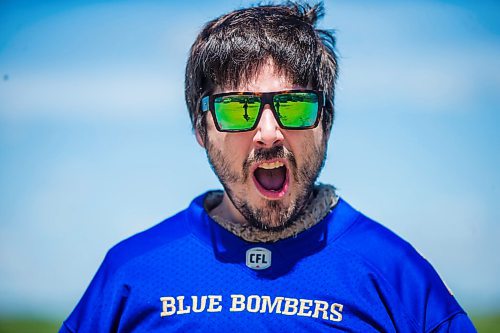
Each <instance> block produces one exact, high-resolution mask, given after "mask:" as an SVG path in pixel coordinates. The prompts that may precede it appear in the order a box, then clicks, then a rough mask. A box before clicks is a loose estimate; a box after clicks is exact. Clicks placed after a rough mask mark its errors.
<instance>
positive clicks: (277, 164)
mask: <svg viewBox="0 0 500 333" xmlns="http://www.w3.org/2000/svg"><path fill="white" fill-rule="evenodd" d="M283 165H284V164H283V163H282V162H279V161H276V162H272V163H262V164H261V165H259V168H262V169H267V170H269V169H276V168H279V167H282V166H283Z"/></svg>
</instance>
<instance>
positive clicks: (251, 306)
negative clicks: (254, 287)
mask: <svg viewBox="0 0 500 333" xmlns="http://www.w3.org/2000/svg"><path fill="white" fill-rule="evenodd" d="M259 310H260V297H259V296H257V295H250V296H248V298H247V311H248V312H259Z"/></svg>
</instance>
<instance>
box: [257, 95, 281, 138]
mask: <svg viewBox="0 0 500 333" xmlns="http://www.w3.org/2000/svg"><path fill="white" fill-rule="evenodd" d="M283 140H284V137H283V133H282V131H281V127H280V125H279V124H278V122H277V121H276V118H275V117H274V114H273V111H272V110H271V108H270V106H269V105H267V104H266V105H265V106H264V110H263V111H262V115H261V117H260V120H259V123H258V124H257V132H256V133H255V136H254V138H253V142H254V144H255V145H256V146H257V147H259V148H272V147H274V146H277V145H279V144H281V143H282V142H283Z"/></svg>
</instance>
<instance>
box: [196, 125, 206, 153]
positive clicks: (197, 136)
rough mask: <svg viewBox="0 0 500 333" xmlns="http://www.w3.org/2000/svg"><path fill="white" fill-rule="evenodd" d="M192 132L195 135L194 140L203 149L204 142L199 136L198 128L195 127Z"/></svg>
mask: <svg viewBox="0 0 500 333" xmlns="http://www.w3.org/2000/svg"><path fill="white" fill-rule="evenodd" d="M194 133H195V135H196V141H198V144H199V145H200V146H201V148H203V149H205V142H204V141H203V139H202V138H201V134H200V131H199V130H198V129H195V130H194Z"/></svg>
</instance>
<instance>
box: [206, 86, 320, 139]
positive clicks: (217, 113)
mask: <svg viewBox="0 0 500 333" xmlns="http://www.w3.org/2000/svg"><path fill="white" fill-rule="evenodd" d="M266 104H268V105H270V106H271V110H272V112H273V114H274V117H275V118H276V121H277V122H278V124H279V125H280V127H281V128H284V129H292V130H303V129H310V128H314V127H316V126H317V125H318V122H319V118H320V112H321V110H323V107H324V106H325V95H324V93H323V92H322V91H318V90H285V91H275V92H266V93H259V92H227V93H221V94H214V95H207V96H204V97H203V98H202V99H201V111H202V112H208V111H210V112H211V113H212V116H213V118H214V120H215V127H216V128H217V130H219V131H220V132H245V131H252V130H254V129H255V128H256V127H257V124H258V123H259V120H260V117H261V115H262V111H263V110H264V105H266Z"/></svg>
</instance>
